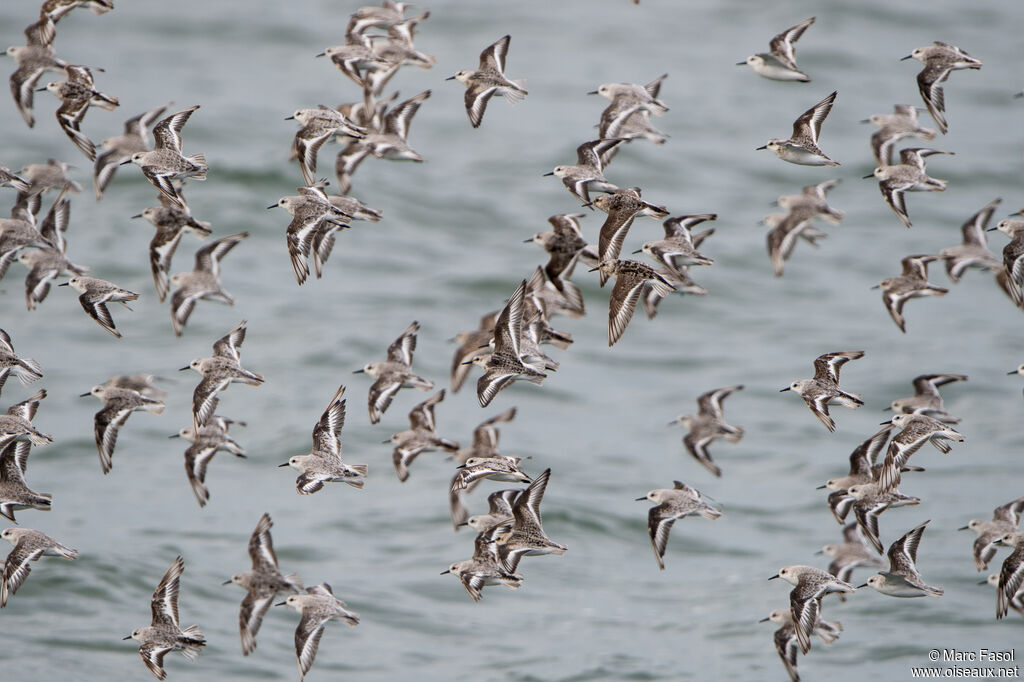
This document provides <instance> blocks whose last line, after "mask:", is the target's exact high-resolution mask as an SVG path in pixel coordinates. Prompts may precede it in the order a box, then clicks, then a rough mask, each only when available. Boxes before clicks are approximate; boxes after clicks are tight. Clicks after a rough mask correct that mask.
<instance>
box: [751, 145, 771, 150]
mask: <svg viewBox="0 0 1024 682" xmlns="http://www.w3.org/2000/svg"><path fill="white" fill-rule="evenodd" d="M762 149H768V145H764V146H763V147H758V148H757V149H755V150H754V151H755V152H759V151H761V150H762Z"/></svg>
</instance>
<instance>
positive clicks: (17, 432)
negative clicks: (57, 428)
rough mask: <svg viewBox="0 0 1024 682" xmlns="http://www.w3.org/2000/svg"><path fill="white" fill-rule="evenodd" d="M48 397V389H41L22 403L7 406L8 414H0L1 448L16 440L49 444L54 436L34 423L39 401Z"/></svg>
mask: <svg viewBox="0 0 1024 682" xmlns="http://www.w3.org/2000/svg"><path fill="white" fill-rule="evenodd" d="M44 398H46V389H44V388H43V389H39V390H38V391H36V392H35V393H33V394H32V395H31V396H29V397H28V398H26V399H25V400H22V401H21V402H20V403H17V404H15V405H11V406H10V407H9V408H7V413H6V414H0V448H5V447H7V446H8V444H10V443H12V442H14V441H25V440H27V441H28V442H30V443H32V445H47V444H48V443H52V442H53V437H52V436H50V435H48V434H45V433H43V432H41V431H39V430H38V429H36V427H34V426H33V425H32V420H33V419H35V416H36V412H37V411H38V410H39V403H40V402H42V400H43V399H44Z"/></svg>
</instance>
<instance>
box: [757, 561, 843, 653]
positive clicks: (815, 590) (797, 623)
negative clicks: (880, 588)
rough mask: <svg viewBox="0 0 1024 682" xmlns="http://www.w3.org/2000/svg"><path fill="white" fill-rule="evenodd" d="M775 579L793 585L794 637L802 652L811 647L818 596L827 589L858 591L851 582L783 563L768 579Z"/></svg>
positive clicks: (823, 593) (814, 570) (790, 596)
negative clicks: (783, 565)
mask: <svg viewBox="0 0 1024 682" xmlns="http://www.w3.org/2000/svg"><path fill="white" fill-rule="evenodd" d="M775 578H782V579H783V580H785V581H786V582H788V583H789V584H790V585H793V586H794V587H793V590H792V591H791V592H790V593H789V604H790V611H791V613H792V617H793V624H794V630H795V632H796V638H797V641H798V642H799V643H800V650H801V651H802V652H803V653H804V654H806V653H807V652H808V651H810V649H811V633H812V632H813V631H814V626H815V624H816V623H817V622H818V619H819V618H820V616H821V598H822V597H824V596H825V595H826V594H829V593H830V592H845V593H850V594H852V593H853V592H856V591H857V588H855V587H854V586H853V585H851V584H850V583H848V582H846V581H843V580H839V579H838V578H836V577H835V576H834V575H832V574H830V573H826V572H825V571H823V570H821V569H820V568H814V567H813V566H786V567H785V568H782V569H780V570H779V572H778V573H776V574H775V575H773V576H772V577H771V578H768V580H774V579H775Z"/></svg>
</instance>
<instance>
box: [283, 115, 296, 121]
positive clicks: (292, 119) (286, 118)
mask: <svg viewBox="0 0 1024 682" xmlns="http://www.w3.org/2000/svg"><path fill="white" fill-rule="evenodd" d="M284 120H286V121H294V120H295V117H294V116H285V117H284Z"/></svg>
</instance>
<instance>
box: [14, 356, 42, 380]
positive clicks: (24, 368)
mask: <svg viewBox="0 0 1024 682" xmlns="http://www.w3.org/2000/svg"><path fill="white" fill-rule="evenodd" d="M12 370H13V372H14V376H16V377H18V379H20V380H21V385H22V386H28V385H29V384H31V383H32V382H33V381H35V380H36V379H41V378H42V377H43V370H42V368H41V367H40V366H39V363H38V362H36V361H35V360H33V359H32V358H21V363H20V364H17V365H15V366H14V367H13V368H12Z"/></svg>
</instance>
